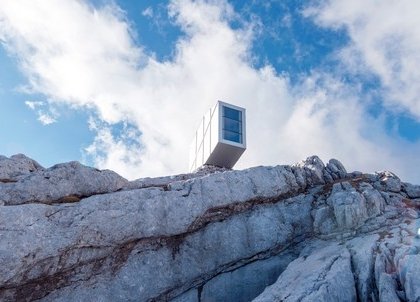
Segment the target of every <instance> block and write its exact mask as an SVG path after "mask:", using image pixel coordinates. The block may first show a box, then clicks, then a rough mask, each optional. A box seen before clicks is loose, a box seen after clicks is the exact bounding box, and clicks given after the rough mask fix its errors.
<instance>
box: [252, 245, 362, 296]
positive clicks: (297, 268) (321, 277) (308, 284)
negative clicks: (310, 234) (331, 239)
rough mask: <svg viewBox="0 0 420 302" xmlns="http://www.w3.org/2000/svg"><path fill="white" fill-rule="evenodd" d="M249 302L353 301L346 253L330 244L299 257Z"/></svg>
mask: <svg viewBox="0 0 420 302" xmlns="http://www.w3.org/2000/svg"><path fill="white" fill-rule="evenodd" d="M253 301H254V302H263V301H264V302H266V301H267V302H268V301H271V302H274V301H284V302H286V301H287V302H289V301H308V302H309V301H331V302H332V301H349V302H350V301H356V290H355V284H354V279H353V274H352V271H351V259H350V253H349V252H348V250H347V249H346V248H343V247H341V246H338V245H330V246H327V247H325V248H322V249H319V250H317V251H315V252H313V253H312V254H311V255H309V256H308V257H306V258H304V257H300V258H298V259H296V260H294V261H292V262H291V263H290V264H289V266H288V267H287V269H286V270H285V271H284V272H283V273H282V274H281V275H280V277H279V279H278V280H277V281H276V283H275V284H274V285H271V286H269V287H267V288H266V289H265V290H264V292H263V293H262V294H261V295H259V296H258V297H257V298H256V299H254V300H253Z"/></svg>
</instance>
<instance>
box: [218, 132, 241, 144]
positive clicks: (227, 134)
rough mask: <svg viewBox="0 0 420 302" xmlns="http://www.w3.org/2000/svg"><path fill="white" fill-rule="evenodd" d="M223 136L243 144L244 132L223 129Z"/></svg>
mask: <svg viewBox="0 0 420 302" xmlns="http://www.w3.org/2000/svg"><path fill="white" fill-rule="evenodd" d="M223 138H224V139H225V140H228V141H232V142H236V143H240V144H242V134H240V133H237V132H232V131H227V130H223Z"/></svg>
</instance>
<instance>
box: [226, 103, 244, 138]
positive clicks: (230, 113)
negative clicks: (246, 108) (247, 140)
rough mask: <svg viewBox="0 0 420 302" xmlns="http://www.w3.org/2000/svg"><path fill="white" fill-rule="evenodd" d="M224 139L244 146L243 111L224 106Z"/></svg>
mask: <svg viewBox="0 0 420 302" xmlns="http://www.w3.org/2000/svg"><path fill="white" fill-rule="evenodd" d="M222 120H223V122H222V124H223V127H222V135H223V139H225V140H228V141H231V142H235V143H239V144H242V111H240V110H236V109H233V108H230V107H226V106H223V111H222Z"/></svg>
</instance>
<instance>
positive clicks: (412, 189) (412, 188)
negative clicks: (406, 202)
mask: <svg viewBox="0 0 420 302" xmlns="http://www.w3.org/2000/svg"><path fill="white" fill-rule="evenodd" d="M404 191H405V192H406V193H407V195H408V197H410V198H420V186H416V185H412V184H409V183H404Z"/></svg>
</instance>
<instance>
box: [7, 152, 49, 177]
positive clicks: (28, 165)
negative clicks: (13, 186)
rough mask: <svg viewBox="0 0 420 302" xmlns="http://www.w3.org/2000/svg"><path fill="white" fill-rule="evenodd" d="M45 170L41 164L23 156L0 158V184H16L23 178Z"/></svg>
mask: <svg viewBox="0 0 420 302" xmlns="http://www.w3.org/2000/svg"><path fill="white" fill-rule="evenodd" d="M43 169H44V168H43V167H42V166H41V165H40V164H38V163H37V162H36V161H34V160H33V159H30V158H29V157H26V156H25V155H23V154H16V155H13V156H11V157H10V158H7V157H5V156H0V183H1V182H3V183H7V182H15V181H17V180H18V179H20V178H21V177H22V176H25V175H28V174H30V173H32V172H35V171H38V170H43Z"/></svg>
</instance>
